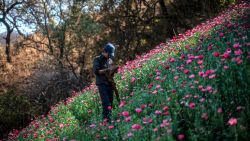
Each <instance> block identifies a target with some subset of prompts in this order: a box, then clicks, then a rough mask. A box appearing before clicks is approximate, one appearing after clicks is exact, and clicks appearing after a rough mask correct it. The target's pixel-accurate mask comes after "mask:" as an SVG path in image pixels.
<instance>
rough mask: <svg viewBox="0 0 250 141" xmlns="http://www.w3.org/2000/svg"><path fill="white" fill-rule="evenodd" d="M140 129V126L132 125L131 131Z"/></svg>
mask: <svg viewBox="0 0 250 141" xmlns="http://www.w3.org/2000/svg"><path fill="white" fill-rule="evenodd" d="M141 128H142V127H141V125H140V124H134V125H132V129H135V130H140V129H141Z"/></svg>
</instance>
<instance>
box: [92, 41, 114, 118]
mask: <svg viewBox="0 0 250 141" xmlns="http://www.w3.org/2000/svg"><path fill="white" fill-rule="evenodd" d="M114 53H115V47H114V45H113V44H111V43H108V44H106V45H105V47H104V48H103V51H102V53H101V55H99V56H97V57H96V58H95V59H94V61H93V71H94V74H95V76H96V85H97V87H98V90H99V93H100V97H101V100H102V108H103V111H102V115H103V119H104V120H107V121H108V122H110V116H111V108H112V104H113V91H114V86H113V84H112V82H111V81H109V78H108V77H107V74H113V73H115V72H116V71H117V69H118V67H116V66H114V62H113V61H114Z"/></svg>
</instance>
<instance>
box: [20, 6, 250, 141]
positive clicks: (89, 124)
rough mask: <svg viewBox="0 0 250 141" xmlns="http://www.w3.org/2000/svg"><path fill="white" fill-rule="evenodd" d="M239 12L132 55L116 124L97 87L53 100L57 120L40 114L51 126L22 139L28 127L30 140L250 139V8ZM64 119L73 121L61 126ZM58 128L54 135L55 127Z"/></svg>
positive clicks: (118, 79) (123, 80)
mask: <svg viewBox="0 0 250 141" xmlns="http://www.w3.org/2000/svg"><path fill="white" fill-rule="evenodd" d="M238 10H239V11H241V9H238ZM235 12H236V11H232V13H231V14H232V15H234V16H233V17H234V18H229V17H220V18H221V19H224V18H226V19H225V21H224V20H222V21H220V20H221V19H220V18H217V20H219V21H215V23H216V26H215V25H214V26H211V25H213V24H211V25H207V26H205V27H204V28H202V27H199V29H200V30H199V31H200V32H199V33H196V34H193V36H191V37H189V36H188V37H187V38H184V39H180V40H177V41H173V40H172V43H171V44H167V45H164V44H163V45H161V47H162V48H161V50H160V51H159V52H154V53H152V54H151V55H152V56H148V57H147V58H143V57H141V58H140V57H139V58H138V60H136V61H143V63H136V62H130V63H131V64H128V65H127V66H126V67H127V68H123V69H122V70H124V72H121V73H120V74H118V75H116V82H117V85H118V89H119V90H120V95H121V97H122V102H125V103H123V104H124V105H122V104H121V106H119V108H114V109H113V110H112V115H113V116H112V119H113V121H112V123H110V124H108V125H104V123H103V122H102V121H101V119H100V116H99V115H100V113H98V109H100V108H101V105H100V103H98V102H97V101H98V99H97V97H98V95H97V93H98V92H97V89H96V88H95V87H93V86H90V88H86V92H84V93H83V94H82V95H78V96H76V97H73V98H71V99H68V100H67V101H68V102H69V103H64V104H63V103H60V104H59V105H58V106H57V107H53V108H52V111H51V113H50V114H49V115H48V119H51V118H52V119H54V121H53V122H51V120H50V121H49V122H48V120H44V119H39V120H37V121H36V122H40V125H44V126H42V127H43V129H46V130H43V131H41V130H40V129H41V128H40V127H39V128H34V125H35V124H34V123H32V124H31V125H30V127H29V128H28V131H23V132H22V133H21V134H20V135H19V138H18V139H19V140H21V139H24V138H22V136H23V135H27V133H30V132H32V133H36V134H35V135H36V137H34V134H28V137H27V138H25V140H30V139H33V140H39V139H44V136H46V137H47V138H49V139H53V138H55V136H56V138H59V140H63V139H70V140H71V139H75V140H170V141H172V140H183V139H185V140H247V139H248V138H249V134H248V133H249V125H250V123H249V122H250V121H249V116H250V104H249V101H250V96H249V94H250V90H249V88H248V86H249V85H250V81H249V80H250V79H249V67H250V64H249V52H250V50H249V48H248V46H249V42H250V40H249V38H248V37H249V36H250V32H249V30H246V29H247V28H248V26H247V25H248V24H249V22H250V21H249V16H250V15H249V13H247V12H246V14H247V16H243V15H238V14H235ZM239 13H241V14H242V13H244V10H243V11H241V12H239ZM232 15H230V16H232ZM224 16H225V15H224ZM223 21H224V22H223ZM218 22H219V23H220V24H219V25H218ZM208 27H209V28H208ZM208 29H209V30H208ZM152 52H153V51H152ZM215 52H218V53H219V55H215V54H214V53H215ZM229 54H230V56H228V55H229ZM144 59H146V60H144ZM136 65H140V66H136ZM135 66H136V67H135ZM166 66H168V67H166ZM126 69H127V70H126ZM184 70H189V72H185V71H184ZM205 74H206V75H205ZM115 104H117V103H115ZM136 108H140V110H141V111H136ZM84 110H85V111H84ZM90 110H91V111H92V112H90ZM126 112H127V113H126ZM125 113H126V114H125ZM69 119H70V120H69ZM86 120H88V121H86ZM46 122H47V123H49V124H47V125H46V124H44V123H46ZM68 122H69V123H68ZM60 123H63V124H66V123H68V126H67V127H66V128H61V127H60ZM138 124H139V126H136V127H135V126H134V125H138ZM58 125H59V126H58ZM132 127H135V129H132ZM73 128H74V129H73ZM51 129H53V133H54V134H53V136H54V137H52V136H51V134H49V133H48V131H49V130H51ZM69 129H71V131H70V130H69ZM68 130H69V132H66V131H68ZM61 131H62V132H64V133H63V134H62V133H61ZM37 135H43V137H42V138H40V137H38V136H37Z"/></svg>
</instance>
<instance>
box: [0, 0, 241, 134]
mask: <svg viewBox="0 0 250 141" xmlns="http://www.w3.org/2000/svg"><path fill="white" fill-rule="evenodd" d="M235 2H236V1H234V0H224V1H221V0H50V1H47V0H38V1H34V0H1V1H0V25H1V26H0V27H1V32H2V31H5V32H4V33H3V34H2V35H3V36H2V37H1V38H3V39H4V42H3V43H2V44H1V46H2V47H0V59H1V64H0V96H1V101H0V115H1V121H0V133H2V134H1V136H0V138H2V137H6V135H7V134H6V133H8V132H9V130H11V129H13V128H20V127H23V126H25V125H26V124H27V123H28V122H29V121H30V119H32V118H33V117H35V116H37V115H41V114H46V112H48V110H49V108H50V106H52V105H54V104H56V103H57V102H58V101H60V100H64V99H66V98H67V97H69V96H71V95H72V92H73V91H80V90H81V89H82V88H84V87H85V86H87V85H89V84H90V83H91V82H92V81H93V79H92V78H93V73H92V68H91V67H92V60H93V58H94V57H95V56H96V55H98V53H100V51H101V49H102V47H103V46H104V45H105V44H106V43H107V42H112V43H114V44H115V45H116V47H117V54H116V56H117V62H118V64H120V65H122V64H124V63H125V62H126V61H128V60H132V59H134V58H135V56H136V55H137V54H142V53H145V52H147V51H148V50H150V49H152V48H154V47H155V46H156V45H158V44H159V43H161V42H166V41H167V39H169V38H171V37H172V36H175V35H178V34H180V33H183V32H184V31H185V30H187V29H191V28H192V27H194V26H195V25H197V24H199V23H200V22H202V21H205V20H206V19H208V18H211V17H213V16H214V15H216V14H217V13H218V12H219V11H221V10H222V9H223V8H224V7H226V6H227V5H229V4H231V3H235ZM27 29H29V32H27V31H25V30H27ZM31 31H32V32H31ZM12 33H15V34H19V36H18V37H17V38H15V39H14V38H11V34H12ZM11 40H12V41H13V42H12V43H11ZM6 103H8V104H6ZM16 105H19V108H18V110H15V111H14V112H11V109H15V106H16ZM27 105H28V106H27ZM12 111H13V110H12ZM4 119H5V120H4ZM6 119H8V120H6ZM15 121H18V122H15Z"/></svg>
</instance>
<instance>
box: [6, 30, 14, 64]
mask: <svg viewBox="0 0 250 141" xmlns="http://www.w3.org/2000/svg"><path fill="white" fill-rule="evenodd" d="M12 31H13V29H8V28H7V35H6V38H5V42H6V50H5V53H6V59H7V62H8V63H11V56H10V36H11V33H12Z"/></svg>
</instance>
